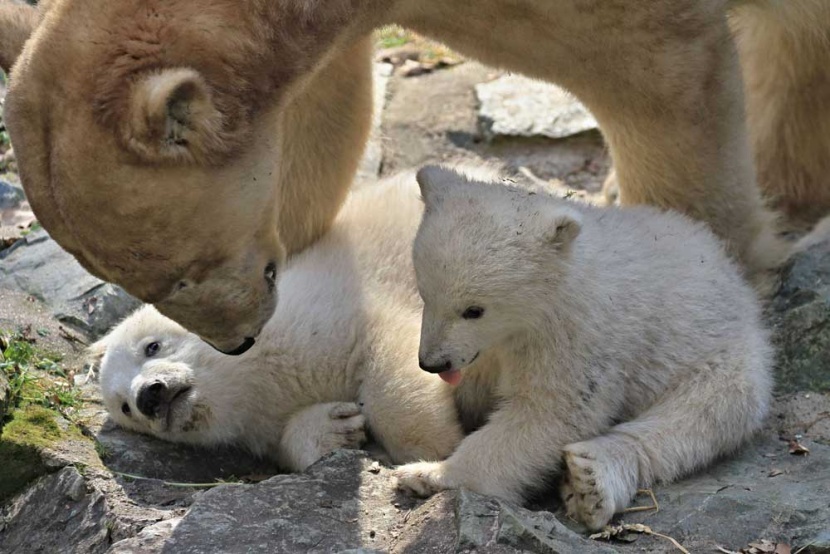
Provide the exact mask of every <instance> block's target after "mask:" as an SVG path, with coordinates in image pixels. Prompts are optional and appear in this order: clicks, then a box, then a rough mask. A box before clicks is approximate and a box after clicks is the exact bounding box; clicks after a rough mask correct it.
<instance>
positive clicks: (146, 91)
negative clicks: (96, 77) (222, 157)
mask: <svg viewBox="0 0 830 554" xmlns="http://www.w3.org/2000/svg"><path fill="white" fill-rule="evenodd" d="M127 112H128V113H127V115H126V121H124V124H125V128H124V134H125V137H124V138H125V140H126V142H127V144H128V145H129V147H130V148H132V149H133V150H135V151H136V152H137V153H138V154H140V155H142V156H145V157H148V158H150V159H157V160H159V161H163V160H174V161H177V160H178V161H205V159H206V158H208V157H209V155H210V154H211V152H213V151H215V150H216V149H217V147H218V146H219V145H220V144H221V140H220V134H221V129H222V115H221V114H220V113H219V110H217V109H216V106H215V105H214V103H213V98H212V94H211V90H210V87H208V85H207V83H206V82H205V80H204V79H203V78H202V76H201V75H200V74H199V73H198V72H197V71H195V70H193V69H187V68H178V69H163V70H161V71H159V72H154V73H149V74H146V75H144V76H142V77H141V78H139V79H138V80H137V81H135V82H134V83H133V84H132V89H131V91H130V99H129V106H128V109H127Z"/></svg>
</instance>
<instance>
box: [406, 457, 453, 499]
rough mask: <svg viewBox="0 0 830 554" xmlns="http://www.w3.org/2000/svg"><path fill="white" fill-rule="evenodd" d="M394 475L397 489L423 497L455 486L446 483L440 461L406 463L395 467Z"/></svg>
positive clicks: (442, 465)
mask: <svg viewBox="0 0 830 554" xmlns="http://www.w3.org/2000/svg"><path fill="white" fill-rule="evenodd" d="M394 476H395V479H396V481H397V487H398V490H400V491H403V492H405V493H407V494H411V495H415V496H420V497H424V498H426V497H428V496H432V495H433V494H435V493H437V492H440V491H443V490H446V489H451V488H455V487H453V486H451V485H450V484H449V483H447V479H446V477H445V475H444V464H443V463H441V462H417V463H414V464H406V465H403V466H400V467H398V468H397V469H395V471H394Z"/></svg>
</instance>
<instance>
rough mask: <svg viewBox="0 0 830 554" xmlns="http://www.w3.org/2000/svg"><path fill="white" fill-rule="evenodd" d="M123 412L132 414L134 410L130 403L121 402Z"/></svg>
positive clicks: (128, 414) (126, 414) (127, 414)
mask: <svg viewBox="0 0 830 554" xmlns="http://www.w3.org/2000/svg"><path fill="white" fill-rule="evenodd" d="M121 413H122V414H124V415H125V416H127V417H129V416H130V415H131V414H132V410H130V405H129V404H127V403H126V402H124V403H123V404H121Z"/></svg>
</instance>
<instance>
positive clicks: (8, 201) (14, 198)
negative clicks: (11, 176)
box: [0, 179, 26, 210]
mask: <svg viewBox="0 0 830 554" xmlns="http://www.w3.org/2000/svg"><path fill="white" fill-rule="evenodd" d="M25 201H26V194H25V193H24V192H23V187H22V186H21V185H19V184H16V183H11V182H9V181H7V180H5V179H0V210H9V209H12V208H17V207H20V205H22V204H23V203H24V202H25Z"/></svg>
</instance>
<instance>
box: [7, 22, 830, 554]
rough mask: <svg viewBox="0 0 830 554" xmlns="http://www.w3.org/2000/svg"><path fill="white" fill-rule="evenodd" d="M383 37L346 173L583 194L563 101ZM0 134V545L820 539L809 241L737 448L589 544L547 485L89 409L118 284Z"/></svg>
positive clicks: (603, 158) (828, 382)
mask: <svg viewBox="0 0 830 554" xmlns="http://www.w3.org/2000/svg"><path fill="white" fill-rule="evenodd" d="M384 40H385V41H386V44H385V46H387V47H389V49H387V50H385V51H384V52H382V53H381V54H380V55H379V63H378V65H377V71H376V76H377V87H376V89H377V90H376V92H377V98H378V110H377V113H376V116H377V117H376V129H375V132H374V135H373V143H372V145H371V146H370V148H369V150H368V152H367V155H366V159H365V160H364V163H363V165H362V167H361V171H360V177H359V182H361V183H363V184H364V185H365V184H367V183H371V182H372V181H373V180H374V179H375V178H376V177H377V175H379V174H380V175H386V174H389V173H393V172H395V171H396V170H398V169H404V168H407V167H411V166H414V165H418V164H423V163H427V162H435V161H472V162H476V163H482V162H484V163H490V164H494V165H496V166H500V167H502V168H504V169H505V170H506V171H508V172H510V173H512V174H513V175H515V178H516V180H521V181H523V182H526V183H529V184H531V185H536V186H545V187H547V188H549V189H551V190H553V191H555V192H560V193H561V194H563V195H574V196H576V197H578V198H584V199H586V200H588V201H597V200H598V194H597V193H598V191H599V188H600V185H601V182H602V179H603V178H604V177H605V174H606V172H607V169H608V164H609V162H608V158H607V155H606V152H605V148H604V146H603V143H602V139H601V137H600V135H599V133H598V132H597V131H596V129H595V123H594V122H593V120H592V118H591V117H590V114H587V113H586V112H584V110H583V109H582V108H581V107H580V106H579V105H578V104H575V103H574V102H572V101H571V100H570V99H568V98H567V97H565V96H562V95H561V94H559V93H558V92H557V91H556V90H553V89H551V88H548V87H543V86H540V85H538V84H536V83H532V82H528V81H526V80H524V79H521V78H519V77H516V76H512V75H503V74H501V73H500V72H498V71H496V70H493V69H491V68H487V67H484V66H481V65H479V64H476V63H471V62H465V63H460V64H459V63H458V62H459V59H458V58H457V57H456V56H454V55H453V54H452V53H448V52H446V51H443V50H441V49H439V48H436V47H435V46H434V45H424V44H422V43H416V44H415V45H414V46H413V44H412V43H411V42H407V40H408V37H406V36H405V35H388V36H386V37H385V39H384ZM383 60H386V61H385V62H384V61H383ZM442 66H443V67H442ZM551 114H558V115H557V116H556V117H554V116H552V115H551ZM0 133H2V130H0ZM3 136H4V135H2V134H0V172H2V171H7V170H11V171H12V172H10V173H5V174H2V176H0V330H3V332H2V333H0V337H2V339H0V351H2V352H3V354H4V355H3V357H0V367H2V368H3V370H2V371H0V432H2V436H0V552H10V553H12V552H14V553H26V552H44V553H47V552H48V553H53V552H84V553H86V552H92V553H96V552H125V553H126V552H134V553H145V552H169V553H180V552H193V553H197V552H199V553H207V552H413V553H415V552H417V553H421V552H425V553H429V552H435V553H445V552H488V553H490V552H491V553H508V552H538V553H562V554H564V553H572V552H576V553H579V552H588V553H590V552H681V551H682V550H681V549H683V548H685V549H686V550H687V551H688V552H717V551H718V548H720V549H721V550H720V551H722V552H730V551H732V552H752V553H756V554H757V553H761V552H765V553H766V552H769V553H772V552H775V553H778V554H786V553H788V552H789V553H790V554H792V553H795V552H805V553H817V552H830V395H829V394H828V392H830V241H828V242H823V243H822V242H819V243H818V244H816V245H814V246H812V247H811V248H810V249H809V250H808V251H806V252H804V253H802V254H799V255H798V256H796V257H795V258H794V260H793V262H792V263H791V264H790V265H788V266H787V267H786V268H785V269H784V270H783V272H782V276H781V277H782V285H781V287H780V290H779V292H778V293H777V294H776V296H775V298H774V299H773V301H772V302H771V304H770V306H769V309H768V320H769V324H770V327H771V328H772V329H773V333H774V340H775V342H776V345H777V346H778V348H779V351H780V359H779V363H778V390H777V394H776V401H775V406H774V409H773V412H772V416H771V417H770V420H769V422H768V425H767V428H766V429H765V430H764V432H763V433H761V434H760V436H759V437H758V438H757V440H756V441H755V442H754V443H752V444H750V445H749V446H747V448H745V449H744V450H743V451H742V452H741V453H740V454H738V455H737V456H735V457H733V458H730V459H727V460H723V461H722V462H721V463H719V464H717V465H716V466H714V467H712V468H711V469H709V470H707V471H705V472H703V473H701V474H699V475H695V476H692V477H691V478H689V479H686V480H684V481H682V482H679V483H676V484H673V485H669V486H657V487H655V488H654V490H653V493H654V500H656V502H657V506H659V510H657V509H653V508H652V509H648V508H647V507H648V506H652V505H653V501H652V498H651V496H650V495H649V494H643V495H642V496H641V497H640V498H638V505H640V506H643V507H644V509H642V510H641V511H632V512H629V513H626V514H623V515H622V517H619V518H618V520H617V521H616V523H617V524H618V526H617V527H616V528H615V529H613V530H611V531H609V535H612V536H610V537H608V538H610V539H611V540H610V541H606V540H597V539H591V538H589V537H588V536H587V535H586V534H585V533H584V532H583V530H581V529H579V527H578V526H577V525H576V524H574V523H573V522H571V521H569V520H568V519H567V518H565V517H564V515H563V514H561V513H560V512H558V511H557V510H558V506H557V505H556V503H555V502H553V501H551V502H550V503H545V504H540V505H537V506H533V507H532V508H533V510H530V509H525V508H521V507H518V506H514V505H511V504H508V503H504V502H501V501H498V500H496V499H493V498H487V497H482V496H480V495H477V494H473V493H470V492H467V491H457V492H455V491H454V492H446V493H442V494H439V495H437V496H435V497H433V498H431V499H429V500H427V501H415V500H412V499H409V498H406V497H402V496H400V495H398V494H397V493H396V492H395V490H394V487H393V484H392V480H391V478H390V471H389V469H388V468H386V467H383V466H382V465H380V464H378V463H377V462H375V461H373V460H372V459H371V457H370V456H369V455H368V454H367V453H362V452H347V451H341V452H337V453H335V454H333V455H331V456H330V457H328V458H326V459H324V460H322V461H321V462H319V463H318V464H316V465H315V466H313V467H312V468H311V469H310V470H309V471H308V472H307V473H305V474H301V475H281V474H279V472H278V469H277V468H276V467H274V466H272V465H271V464H268V463H265V462H262V461H260V460H256V459H252V458H251V457H250V456H248V455H247V454H245V453H244V452H238V451H233V450H224V451H209V452H206V451H201V450H198V449H194V448H190V447H183V446H177V445H171V444H167V443H162V442H160V441H157V440H154V439H152V438H148V437H144V436H140V435H135V434H132V433H127V432H125V431H122V430H120V429H118V428H116V427H114V426H113V425H111V424H110V423H108V422H107V418H106V414H105V412H104V409H103V407H102V405H101V403H100V395H99V393H98V391H97V385H96V382H95V376H94V375H90V374H89V371H88V369H89V368H88V366H87V365H85V356H84V348H85V346H86V345H87V344H89V343H90V342H91V341H93V340H95V338H97V337H99V336H100V335H101V334H102V333H104V332H105V331H106V330H107V329H108V328H109V327H110V326H111V325H113V323H114V322H116V321H118V319H119V318H121V317H123V316H124V315H125V314H126V313H128V312H129V311H130V310H132V309H133V308H134V307H135V306H137V302H136V301H135V300H134V299H132V298H130V297H129V296H128V295H126V294H125V293H124V292H123V291H121V290H120V289H118V288H117V287H113V286H111V285H108V284H105V283H102V282H101V281H99V280H97V279H95V278H93V277H91V276H90V275H88V274H87V273H86V272H85V271H84V270H83V269H81V268H80V267H79V266H78V264H77V263H75V262H74V260H73V259H72V258H71V256H69V255H68V254H66V253H65V252H63V251H62V250H61V249H60V248H59V247H58V246H57V245H56V244H55V243H54V241H52V240H51V239H50V238H49V237H48V235H46V233H45V232H44V231H43V230H40V229H38V227H37V224H36V223H35V222H34V220H33V216H32V214H31V212H30V211H29V210H28V206H27V204H26V202H25V197H24V196H23V194H22V189H21V188H20V186H19V182H18V180H17V178H16V176H15V174H14V173H13V170H14V159H13V154H8V148H9V145H8V143H7V141H5V140H4V138H3ZM550 498H554V495H550Z"/></svg>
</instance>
